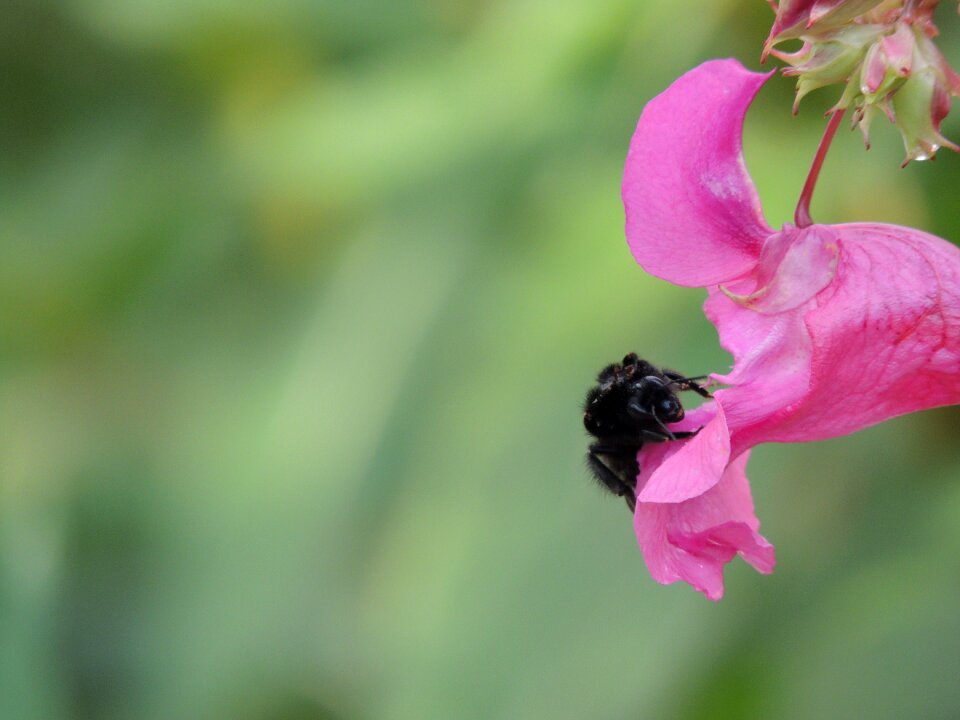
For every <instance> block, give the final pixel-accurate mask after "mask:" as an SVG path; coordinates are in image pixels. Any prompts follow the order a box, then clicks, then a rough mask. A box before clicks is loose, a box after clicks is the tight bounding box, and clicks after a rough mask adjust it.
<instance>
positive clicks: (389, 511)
mask: <svg viewBox="0 0 960 720" xmlns="http://www.w3.org/2000/svg"><path fill="white" fill-rule="evenodd" d="M953 10H954V9H953V8H952V7H949V3H948V4H945V6H944V7H943V8H941V12H940V15H939V18H940V21H941V23H942V30H943V32H944V34H943V38H942V45H943V47H944V49H945V51H946V53H947V55H948V56H949V57H950V58H951V59H952V60H953V62H954V65H955V66H960V47H958V45H957V38H958V30H960V28H958V26H960V19H958V18H957V17H956V15H955V14H954V12H953ZM771 18H772V14H771V13H770V9H769V7H768V6H767V4H766V3H765V2H763V0H739V1H733V0H711V1H710V2H705V1H703V0H657V1H651V0H591V2H586V1H583V2H559V3H558V2H545V1H543V0H531V1H524V0H519V1H516V2H509V1H507V0H499V1H494V0H489V1H479V0H475V1H474V2H457V1H455V0H424V1H423V2H414V1H412V0H379V1H376V0H320V1H319V2H317V0H273V2H267V1H266V0H232V1H231V2H227V1H226V0H192V1H191V2H187V1H186V0H138V1H134V0H56V1H55V0H49V1H43V0H36V1H35V2H27V1H24V0H6V1H5V2H4V3H3V5H2V8H0V67H2V72H0V158H2V159H0V243H2V248H3V255H2V263H0V342H2V354H0V428H2V432H0V718H4V719H6V718H12V719H20V718H24V719H38V720H46V719H53V718H78V719H79V718H83V719H86V718H97V719H99V718H109V719H114V718H136V719H138V720H154V719H161V718H162V719H167V718H176V719H181V718H183V719H193V718H198V719H200V718H203V719H205V718H229V719H233V718H237V719H241V720H305V719H307V718H324V719H329V720H351V719H354V718H377V719H380V718H383V719H386V720H399V719H405V718H415V719H433V718H438V719H448V718H458V719H459V718H466V719H472V718H511V719H512V718H524V719H526V718H534V719H539V718H550V719H551V720H557V719H560V718H587V717H595V718H614V719H617V718H623V719H626V718H684V719H687V718H692V719H697V718H704V719H706V718H745V717H756V718H760V717H763V718H788V719H790V718H833V717H836V718H851V717H864V718H866V717H869V718H904V717H911V718H920V717H922V718H956V717H960V613H958V612H957V608H958V606H960V483H958V480H960V449H958V447H957V443H956V437H957V432H956V431H957V427H958V422H960V414H958V412H957V410H956V409H941V410H937V411H932V412H928V413H924V414H921V415H917V416H913V417H909V418H900V419H897V420H894V421H891V422H888V423H886V424H884V425H882V426H879V427H876V428H872V429H870V430H868V431H865V432H862V433H860V434H858V435H856V436H853V437H849V438H843V439H839V440H834V441H831V442H824V443H819V444H816V445H804V446H786V445H780V446H765V447H761V448H759V449H757V450H756V451H755V454H754V459H753V461H752V462H751V467H750V476H751V478H752V481H753V487H754V496H755V499H756V503H757V510H758V515H759V516H760V518H761V520H762V522H763V531H764V533H765V534H766V535H767V537H769V538H770V540H771V541H773V542H774V543H775V544H776V546H777V550H778V559H779V565H778V567H777V570H776V572H775V573H774V574H773V575H772V576H769V577H764V576H761V575H758V574H757V573H755V572H753V571H752V570H750V569H749V568H748V567H746V566H745V565H744V564H743V563H742V562H741V561H735V562H734V563H732V564H731V565H730V566H729V567H728V572H727V596H726V598H725V599H724V600H723V601H722V602H721V603H719V604H716V605H715V604H712V603H710V602H708V601H707V600H706V599H704V598H703V597H702V596H701V595H699V594H698V593H696V592H694V591H693V590H691V589H690V588H689V587H687V586H685V585H673V586H670V587H661V586H658V585H656V584H655V583H654V582H653V581H652V580H651V579H650V578H649V576H648V574H647V571H646V569H645V567H644V565H643V561H642V559H641V556H640V553H639V552H638V550H637V547H636V542H635V540H634V537H633V532H632V528H631V523H630V518H629V516H628V513H627V512H626V510H625V509H624V507H623V504H622V503H621V502H619V501H615V500H614V499H612V498H609V497H607V496H605V495H604V494H603V493H602V492H601V491H600V490H599V489H598V488H597V487H596V486H595V485H594V483H592V481H591V480H589V478H588V476H587V473H586V470H585V469H584V467H583V460H582V457H583V451H584V448H585V443H586V439H585V437H584V433H583V431H582V428H581V424H580V408H579V403H580V400H581V397H582V394H583V393H584V391H585V390H586V388H587V386H588V385H589V384H590V382H591V380H592V378H593V376H594V375H595V373H596V371H597V370H598V369H599V368H600V366H602V365H603V364H605V363H607V362H610V361H612V360H614V359H616V358H618V357H620V356H622V355H623V354H624V353H625V352H627V351H629V350H636V351H638V352H640V353H641V354H642V355H644V356H647V357H649V358H650V359H652V360H654V361H657V362H660V363H664V364H667V365H670V366H673V367H676V368H678V369H682V370H684V371H688V372H690V373H705V372H709V371H722V370H724V369H726V368H727V367H728V366H729V358H728V357H727V356H726V355H725V353H723V352H722V351H721V350H720V348H719V347H718V345H717V342H716V335H715V332H714V330H713V328H712V327H711V326H710V325H709V324H708V323H707V322H706V321H705V320H704V318H703V317H702V314H701V311H700V303H701V301H702V299H703V292H702V291H699V290H688V289H682V288H676V287H672V286H670V285H668V284H666V283H663V282H660V281H657V280H655V279H653V278H650V277H648V276H646V275H645V274H644V273H643V272H642V271H641V270H640V269H639V268H638V267H637V266H636V265H635V264H634V262H633V260H632V258H631V256H630V254H629V252H628V251H627V248H626V245H625V242H624V239H623V232H622V223H623V215H622V209H621V206H620V200H619V183H620V176H621V171H622V164H623V158H624V156H625V153H626V149H627V144H628V141H629V138H630V135H631V133H632V130H633V127H634V125H635V123H636V120H637V117H638V115H639V113H640V110H641V109H642V107H643V105H644V103H645V102H646V101H647V100H648V99H649V98H650V97H652V96H653V95H654V94H656V93H657V92H659V91H660V90H662V89H663V88H664V87H666V86H667V85H668V84H669V83H670V82H671V81H672V80H673V79H674V78H675V77H676V76H677V75H679V74H680V73H682V72H683V71H685V70H687V69H689V68H691V67H692V66H694V65H695V64H697V63H699V62H701V61H703V60H705V59H708V58H711V57H715V56H731V55H733V56H737V57H739V58H741V59H742V60H743V61H744V62H746V63H747V64H748V65H749V66H750V67H753V68H759V65H758V55H759V50H760V44H761V41H762V40H763V38H764V37H765V36H766V32H767V29H768V27H769V23H770V21H771ZM834 97H835V94H834V91H832V90H826V91H820V92H818V93H815V94H814V95H813V96H811V97H810V98H808V99H807V100H805V101H804V104H803V106H802V108H801V112H800V116H799V117H798V118H793V117H792V116H791V114H790V104H791V100H792V83H791V81H789V80H787V79H774V80H772V81H771V82H770V83H769V84H768V86H767V87H766V88H765V89H764V90H763V92H762V93H761V95H760V97H759V100H758V102H757V105H756V107H755V108H754V110H753V111H751V115H750V117H749V119H748V123H747V137H746V151H747V159H748V163H749V165H750V167H751V170H752V172H753V174H754V177H755V178H756V180H757V183H758V185H759V187H760V192H761V195H762V197H763V200H764V204H765V210H766V212H767V216H768V219H769V221H770V222H771V223H772V224H775V225H779V224H780V223H782V222H784V221H786V220H788V219H789V218H790V217H791V214H792V209H793V205H794V203H795V201H796V198H797V196H798V193H799V188H800V186H801V185H802V182H803V178H804V176H805V174H806V171H807V167H808V164H809V162H810V159H811V157H812V154H813V150H814V148H815V147H816V144H817V142H818V140H819V136H820V133H821V131H822V128H823V124H824V123H823V119H822V112H823V110H825V109H826V108H827V107H828V106H829V105H830V104H831V102H832V100H833V98H834ZM957 116H960V111H958V112H957V113H955V116H954V117H952V118H951V119H950V120H948V122H947V124H946V125H945V133H946V134H947V135H948V136H951V137H953V139H955V140H956V139H958V138H960V118H958V117H957ZM873 140H874V147H873V149H872V150H871V151H870V152H869V153H866V152H864V150H863V147H862V143H861V142H860V140H859V135H858V134H841V136H840V137H839V138H838V140H837V142H836V143H835V145H834V148H833V150H832V152H831V154H830V157H829V158H828V160H827V165H826V168H825V171H824V176H823V178H822V181H821V186H820V188H819V190H818V193H817V196H816V197H815V199H814V208H813V209H814V213H815V215H816V217H817V219H818V220H821V221H842V220H854V219H864V220H867V219H869V220H886V221H892V222H898V223H904V224H910V225H915V226H917V227H920V228H923V229H926V230H929V231H931V232H935V233H937V234H940V235H942V236H944V237H947V238H950V239H952V240H955V241H956V240H958V239H960V193H958V192H957V187H958V183H960V158H958V157H957V156H956V155H952V154H948V153H942V156H941V157H940V158H939V160H938V161H937V162H936V163H921V164H912V165H911V166H909V167H908V168H907V169H906V170H903V171H900V170H899V169H898V165H899V163H900V160H901V158H902V156H903V150H902V146H901V144H900V140H899V137H898V136H897V134H896V132H895V131H894V130H893V129H892V127H890V126H888V125H886V124H885V123H881V122H880V121H878V122H877V125H876V126H875V129H874V133H873ZM904 391H905V392H909V388H905V390H904Z"/></svg>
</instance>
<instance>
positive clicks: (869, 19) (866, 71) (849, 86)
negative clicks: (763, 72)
mask: <svg viewBox="0 0 960 720" xmlns="http://www.w3.org/2000/svg"><path fill="white" fill-rule="evenodd" d="M938 2H939V0H913V1H912V2H907V3H906V4H904V2H903V0H881V1H880V2H876V1H874V0H792V1H791V0H784V1H783V2H781V3H780V5H779V6H778V8H777V19H776V21H775V22H774V25H773V29H772V30H771V32H770V37H769V38H768V39H767V45H766V48H765V50H764V54H766V53H767V52H770V53H772V54H773V55H775V56H776V57H777V58H779V59H781V60H783V61H784V62H786V63H787V64H788V65H790V66H791V67H789V68H787V69H785V70H784V71H783V74H784V75H789V76H795V77H796V78H797V97H796V101H795V103H794V112H796V111H797V105H798V104H799V102H800V100H801V99H802V98H803V97H804V96H805V95H806V94H807V93H809V92H810V91H811V90H815V89H817V88H820V87H824V86H826V85H833V84H839V83H843V84H844V90H843V93H842V94H841V96H840V99H839V100H838V101H837V103H836V104H835V105H834V106H833V108H831V112H836V111H838V110H847V109H852V110H853V112H852V115H851V117H852V120H853V123H854V125H859V127H860V131H861V132H862V133H863V139H864V142H865V143H866V145H867V147H870V134H869V132H870V123H871V121H872V119H873V118H874V117H875V116H876V115H877V113H878V112H881V113H883V114H884V115H885V116H886V117H887V118H888V119H889V120H890V122H892V123H893V124H894V125H896V127H897V129H898V130H899V131H900V134H901V135H902V136H903V143H904V147H905V148H906V152H907V156H906V159H905V160H904V164H906V163H908V162H910V161H911V160H926V159H928V158H931V157H933V156H934V154H935V153H936V151H937V150H938V149H939V148H941V147H948V148H951V149H953V150H957V149H958V147H957V146H956V145H954V144H953V143H952V142H950V141H949V140H947V139H946V138H945V137H943V135H941V134H940V124H941V122H942V121H943V119H944V118H945V117H946V115H947V113H948V112H949V111H950V100H951V97H954V96H960V76H958V75H957V73H955V72H954V71H953V69H952V68H951V67H950V66H949V64H948V63H947V61H946V60H945V59H944V57H943V55H942V54H941V53H940V51H939V50H938V49H937V47H936V45H935V44H934V42H933V38H934V37H936V35H937V28H936V26H935V25H934V23H933V11H934V9H935V7H936V5H937V3H938ZM790 38H800V39H801V40H803V47H801V48H800V50H798V51H796V52H794V53H784V52H778V51H777V50H774V49H771V48H772V46H773V45H774V44H776V43H778V42H780V41H781V40H785V39H790Z"/></svg>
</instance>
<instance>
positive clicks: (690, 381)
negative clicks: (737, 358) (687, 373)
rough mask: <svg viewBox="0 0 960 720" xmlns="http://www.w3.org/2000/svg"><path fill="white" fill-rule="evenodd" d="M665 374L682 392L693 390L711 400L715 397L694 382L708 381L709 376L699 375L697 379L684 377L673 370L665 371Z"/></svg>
mask: <svg viewBox="0 0 960 720" xmlns="http://www.w3.org/2000/svg"><path fill="white" fill-rule="evenodd" d="M663 374H664V375H665V376H666V377H668V378H670V380H672V381H673V382H674V383H675V384H676V385H677V386H678V387H679V388H680V389H681V390H693V392H695V393H696V394H697V395H699V396H700V397H705V398H711V397H713V395H711V394H710V393H709V391H707V389H706V388H704V387H703V386H702V385H698V384H697V383H695V382H694V380H706V379H707V377H708V376H707V375H697V376H696V377H684V376H683V375H681V374H680V373H678V372H674V371H673V370H664V371H663Z"/></svg>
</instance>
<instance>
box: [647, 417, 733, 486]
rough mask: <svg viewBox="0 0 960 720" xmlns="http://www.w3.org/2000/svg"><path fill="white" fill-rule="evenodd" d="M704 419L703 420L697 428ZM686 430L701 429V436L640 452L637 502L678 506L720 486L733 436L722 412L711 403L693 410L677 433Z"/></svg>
mask: <svg viewBox="0 0 960 720" xmlns="http://www.w3.org/2000/svg"><path fill="white" fill-rule="evenodd" d="M711 414H712V417H710V415H711ZM701 417H702V418H704V419H703V420H700V421H699V424H695V423H698V419H699V418H701ZM708 417H709V420H707V419H706V418H708ZM704 421H705V423H706V424H703V423H704ZM687 426H689V429H690V430H696V429H697V428H700V432H698V433H697V434H696V435H694V436H693V437H692V438H689V439H688V440H678V441H677V442H669V443H659V444H655V445H647V446H646V447H644V448H643V449H641V450H640V454H639V456H638V457H637V460H638V462H639V465H640V476H639V477H638V478H637V487H638V488H640V492H639V493H638V494H637V502H655V503H678V502H682V501H684V500H689V499H690V498H695V497H697V496H698V495H702V494H703V493H705V492H706V491H707V490H709V489H710V488H712V487H713V486H714V485H716V484H717V482H719V480H720V476H721V475H723V471H724V468H726V466H727V461H728V460H729V459H730V433H729V431H728V430H727V420H726V417H725V416H724V414H723V408H722V407H720V405H719V404H718V403H712V404H711V405H704V406H701V407H700V408H697V409H696V410H692V411H690V413H689V414H688V416H687V418H686V422H685V425H684V427H682V428H681V427H678V428H677V429H688V427H687Z"/></svg>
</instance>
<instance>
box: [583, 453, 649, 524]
mask: <svg viewBox="0 0 960 720" xmlns="http://www.w3.org/2000/svg"><path fill="white" fill-rule="evenodd" d="M631 453H632V451H630V450H624V449H623V448H610V447H605V446H603V445H600V444H599V443H597V444H594V445H591V446H590V452H588V453H587V466H588V467H589V468H590V471H591V472H592V473H593V476H594V477H595V478H596V479H597V480H598V481H599V482H600V483H601V484H602V485H603V486H604V487H605V488H606V489H607V490H609V491H610V492H611V493H613V494H614V495H617V496H618V497H622V498H623V499H624V500H626V502H627V507H629V508H630V511H631V512H633V509H634V507H635V506H636V495H635V494H634V491H633V488H632V487H631V486H630V485H629V484H628V483H626V482H625V481H624V479H623V478H622V477H621V476H620V475H618V474H617V473H615V472H614V471H613V470H612V469H611V468H610V466H609V465H607V463H606V462H604V460H603V458H602V457H601V455H621V456H623V455H628V454H631ZM630 461H631V462H632V464H633V466H636V462H637V461H636V456H635V454H634V457H633V458H632V459H630ZM628 465H629V463H628ZM631 470H632V468H631Z"/></svg>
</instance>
